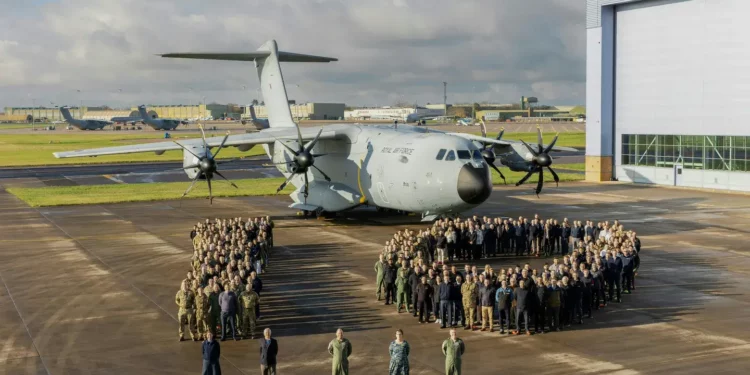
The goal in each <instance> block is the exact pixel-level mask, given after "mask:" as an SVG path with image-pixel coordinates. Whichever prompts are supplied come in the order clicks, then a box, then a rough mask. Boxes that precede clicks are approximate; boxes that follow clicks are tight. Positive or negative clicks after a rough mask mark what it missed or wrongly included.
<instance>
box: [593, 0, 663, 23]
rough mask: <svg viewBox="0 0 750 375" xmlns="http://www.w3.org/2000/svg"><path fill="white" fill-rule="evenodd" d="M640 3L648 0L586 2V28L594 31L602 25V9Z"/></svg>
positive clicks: (596, 0)
mask: <svg viewBox="0 0 750 375" xmlns="http://www.w3.org/2000/svg"><path fill="white" fill-rule="evenodd" d="M638 1H648V0H586V28H587V29H593V28H595V27H600V26H601V25H602V7H604V6H608V5H615V4H624V3H634V2H638Z"/></svg>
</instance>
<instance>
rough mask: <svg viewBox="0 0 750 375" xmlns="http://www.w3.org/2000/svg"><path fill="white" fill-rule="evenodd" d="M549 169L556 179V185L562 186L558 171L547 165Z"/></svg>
mask: <svg viewBox="0 0 750 375" xmlns="http://www.w3.org/2000/svg"><path fill="white" fill-rule="evenodd" d="M547 169H549V171H550V173H552V178H554V179H555V185H556V186H560V177H557V173H555V171H553V170H552V168H550V167H547Z"/></svg>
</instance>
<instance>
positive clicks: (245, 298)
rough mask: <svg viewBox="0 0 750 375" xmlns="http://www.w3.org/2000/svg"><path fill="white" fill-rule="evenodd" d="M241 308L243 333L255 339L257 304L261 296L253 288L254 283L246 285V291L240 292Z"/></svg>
mask: <svg viewBox="0 0 750 375" xmlns="http://www.w3.org/2000/svg"><path fill="white" fill-rule="evenodd" d="M239 300H240V308H241V314H240V315H241V316H242V324H240V327H242V328H241V330H242V334H243V335H244V336H245V337H248V336H249V337H250V339H251V340H253V339H255V318H256V317H255V306H256V305H257V304H258V303H260V297H258V294H257V293H255V291H254V290H253V288H252V285H250V284H248V285H245V291H244V292H242V294H240V297H239Z"/></svg>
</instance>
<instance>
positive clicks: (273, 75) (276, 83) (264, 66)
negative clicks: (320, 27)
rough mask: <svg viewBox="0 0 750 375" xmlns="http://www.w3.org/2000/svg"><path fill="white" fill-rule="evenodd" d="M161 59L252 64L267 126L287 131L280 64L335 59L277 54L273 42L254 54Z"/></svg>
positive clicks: (179, 55)
mask: <svg viewBox="0 0 750 375" xmlns="http://www.w3.org/2000/svg"><path fill="white" fill-rule="evenodd" d="M161 56H162V57H174V58H187V59H208V60H229V61H254V62H255V67H256V68H257V70H258V78H259V79H260V89H261V93H262V94H263V100H264V102H265V105H266V109H267V111H268V124H269V126H270V127H271V128H288V127H294V126H296V125H295V123H294V120H293V119H292V112H291V111H290V110H289V97H288V96H287V92H286V88H285V87H284V77H283V76H282V74H281V65H280V64H279V63H280V62H282V61H286V62H331V61H338V59H336V58H332V57H323V56H315V55H305V54H300V53H292V52H280V51H279V49H278V45H277V44H276V41H275V40H269V41H268V42H266V43H264V44H263V45H262V46H261V47H260V48H258V50H257V51H255V52H250V53H169V54H164V55H161Z"/></svg>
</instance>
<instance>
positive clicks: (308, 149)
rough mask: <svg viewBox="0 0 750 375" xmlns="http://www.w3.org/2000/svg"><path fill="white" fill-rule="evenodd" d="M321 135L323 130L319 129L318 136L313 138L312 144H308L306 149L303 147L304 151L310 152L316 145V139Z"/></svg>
mask: <svg viewBox="0 0 750 375" xmlns="http://www.w3.org/2000/svg"><path fill="white" fill-rule="evenodd" d="M321 133H323V128H320V130H319V131H318V135H316V136H315V139H313V140H312V142H310V143H309V144H308V145H307V147H305V151H307V152H310V150H312V149H313V147H315V144H316V143H318V138H320V134H321Z"/></svg>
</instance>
